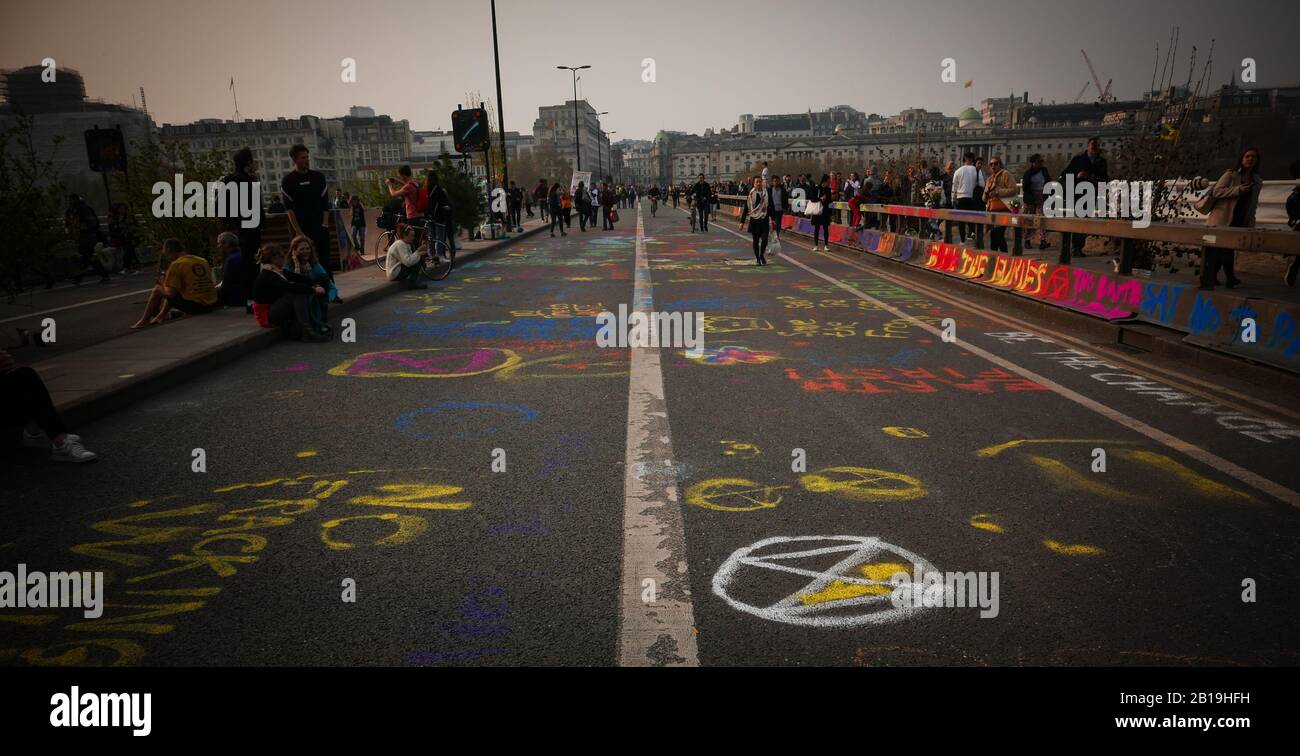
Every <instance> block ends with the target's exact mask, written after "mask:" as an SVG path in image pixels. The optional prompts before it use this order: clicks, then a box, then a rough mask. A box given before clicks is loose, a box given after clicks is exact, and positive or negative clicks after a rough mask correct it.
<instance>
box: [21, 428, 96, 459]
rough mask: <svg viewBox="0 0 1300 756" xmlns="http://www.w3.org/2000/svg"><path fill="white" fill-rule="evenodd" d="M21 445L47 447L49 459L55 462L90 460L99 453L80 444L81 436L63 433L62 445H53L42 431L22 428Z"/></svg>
mask: <svg viewBox="0 0 1300 756" xmlns="http://www.w3.org/2000/svg"><path fill="white" fill-rule="evenodd" d="M23 446H27V447H30V448H33V449H49V450H50V459H52V460H54V461H55V462H92V461H94V460H96V459H99V455H98V454H95V453H94V452H92V451H90V450H88V449H87V448H86V447H84V446H82V445H81V436H78V435H76V434H75V433H65V434H64V436H63V445H62V446H55V445H54V444H53V443H51V442H50V439H49V438H47V437H46V435H45V434H44V433H35V434H33V433H28V432H27V431H26V430H23Z"/></svg>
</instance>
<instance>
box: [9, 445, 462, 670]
mask: <svg viewBox="0 0 1300 756" xmlns="http://www.w3.org/2000/svg"><path fill="white" fill-rule="evenodd" d="M428 471H429V468H409V469H403V470H350V471H346V472H341V473H303V474H299V475H290V476H285V477H277V478H271V479H269V480H262V481H253V482H244V483H233V484H229V485H223V486H219V487H217V488H214V489H212V490H211V491H210V492H208V493H206V494H205V495H204V496H203V497H202V499H201V500H200V501H199V503H185V502H184V501H183V500H179V501H178V499H180V497H179V496H175V495H168V496H157V497H152V498H147V499H140V500H136V501H133V502H130V503H128V504H126V505H124V511H114V512H111V513H110V514H109V515H108V516H107V517H106V518H104V519H100V520H97V521H96V522H93V523H91V524H90V525H89V529H90V530H92V531H95V533H96V534H97V535H96V536H95V537H94V538H98V540H95V539H94V538H92V540H88V541H86V542H83V543H78V544H75V545H73V546H70V547H69V551H70V552H71V553H72V554H73V555H75V557H74V558H76V559H78V560H80V561H83V562H84V561H85V560H96V561H94V562H93V563H95V564H100V565H103V566H104V568H105V572H107V574H108V578H109V579H108V580H107V581H106V584H107V586H108V588H107V593H108V596H107V600H106V601H105V602H104V607H105V609H104V614H103V616H102V617H99V618H97V619H84V618H83V617H82V615H81V613H80V612H78V613H76V614H75V615H74V616H73V617H72V618H71V619H72V621H71V622H69V623H68V624H66V625H64V626H63V627H62V630H63V631H66V635H64V634H61V633H59V632H54V633H51V632H50V631H49V629H48V627H47V628H46V629H45V630H44V631H43V632H42V637H41V641H40V645H38V646H31V647H26V648H13V649H0V657H3V656H10V657H12V658H13V659H15V660H16V661H18V662H19V663H25V664H29V665H32V666H58V667H69V666H124V665H136V664H140V663H141V662H142V661H143V660H144V658H145V655H146V652H147V639H148V638H151V637H158V636H162V635H166V634H168V633H171V632H173V631H174V630H175V629H176V627H177V625H179V624H181V623H183V621H184V620H185V619H186V616H187V615H191V614H192V613H195V612H200V611H202V610H204V608H205V607H207V606H208V605H209V604H210V603H211V602H212V601H213V600H214V599H215V597H217V596H219V595H220V594H221V593H222V591H223V590H224V589H225V588H226V587H228V584H229V582H230V580H231V578H235V579H236V580H238V579H239V578H241V577H242V578H244V579H247V576H248V574H249V573H252V572H256V570H257V567H258V563H259V562H260V561H261V559H262V557H263V556H266V555H267V554H268V553H269V551H268V550H269V549H270V548H271V547H272V546H273V545H274V543H273V541H274V539H273V536H274V535H276V534H277V533H280V532H283V531H280V530H279V529H280V528H292V529H295V530H297V529H302V528H303V527H307V528H311V529H314V530H316V532H317V534H318V536H319V540H320V542H321V545H322V547H323V548H325V549H326V550H327V551H330V552H335V551H338V552H350V551H353V550H356V549H363V548H381V549H383V548H391V547H398V546H403V545H407V544H410V543H412V542H414V541H415V540H417V539H418V538H419V537H420V536H421V535H422V534H423V533H425V532H427V531H428V530H429V528H430V525H431V522H432V519H431V518H433V517H441V516H442V515H441V514H438V513H442V512H456V511H463V510H466V509H469V508H471V507H472V506H473V504H472V503H471V502H470V501H467V500H464V499H462V498H460V496H459V495H460V494H462V492H463V489H462V488H461V487H460V486H454V485H444V484H439V483H431V482H427V481H419V482H414V481H412V477H413V476H419V477H424V475H427V474H428ZM357 478H362V482H356V479H357ZM366 480H371V481H373V483H371V484H369V485H367V484H366V483H365V481H366ZM349 492H351V493H349ZM343 505H346V508H341V507H342V506H343ZM372 507H378V508H380V511H378V512H376V511H374V510H373V509H371V508H372ZM312 515H315V517H312ZM100 516H101V517H103V515H100ZM58 620H59V615H57V614H51V615H49V622H50V623H53V622H56V621H58ZM43 624H44V623H43Z"/></svg>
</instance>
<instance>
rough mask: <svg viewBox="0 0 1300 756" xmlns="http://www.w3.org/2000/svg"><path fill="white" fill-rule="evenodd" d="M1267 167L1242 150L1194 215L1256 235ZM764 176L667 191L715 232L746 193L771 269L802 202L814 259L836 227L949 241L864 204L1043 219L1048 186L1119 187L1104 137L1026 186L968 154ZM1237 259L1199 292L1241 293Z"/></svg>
mask: <svg viewBox="0 0 1300 756" xmlns="http://www.w3.org/2000/svg"><path fill="white" fill-rule="evenodd" d="M1259 160H1260V155H1259V150H1258V149H1256V148H1253V147H1252V148H1248V149H1246V150H1243V151H1242V153H1241V156H1240V158H1239V159H1238V161H1237V163H1236V165H1234V166H1233V167H1232V168H1229V169H1227V170H1226V171H1224V173H1223V174H1222V175H1221V176H1220V177H1219V179H1218V180H1217V181H1216V182H1215V183H1214V184H1213V186H1211V187H1210V189H1209V190H1208V191H1207V192H1206V193H1205V194H1204V196H1203V197H1202V198H1201V200H1200V201H1199V202H1198V203H1197V207H1196V209H1197V210H1199V211H1200V212H1202V213H1204V214H1205V215H1206V219H1205V223H1206V225H1210V226H1229V227H1254V225H1255V215H1256V211H1257V209H1258V206H1259V194H1260V190H1261V189H1262V188H1263V181H1262V180H1261V179H1260V175H1259ZM761 169H762V173H761V175H759V176H755V177H753V178H752V179H751V181H750V182H749V183H748V185H746V186H743V187H742V186H741V185H739V184H737V183H736V182H734V181H727V182H716V183H713V184H709V183H707V182H706V181H705V177H704V176H703V175H700V176H699V177H698V179H697V180H696V182H695V184H693V185H691V186H690V187H686V186H681V185H679V186H675V187H672V188H671V189H669V190H668V196H669V197H670V198H671V199H672V201H673V205H674V206H676V205H677V201H678V197H679V196H685V197H686V198H687V200H688V203H690V204H692V206H693V207H699V208H702V211H700V212H699V223H700V226H701V227H702V228H703V229H705V230H707V228H708V224H707V217H708V210H709V208H711V207H713V206H714V203H716V202H717V196H718V195H719V194H732V195H736V194H744V195H745V197H746V200H745V204H744V206H743V208H742V215H741V218H742V221H741V222H742V227H743V226H746V224H747V226H748V229H749V231H750V233H751V235H752V236H753V245H754V257H755V260H756V262H757V263H758V264H759V265H763V264H766V261H765V250H766V247H767V238H768V235H769V233H770V232H771V230H772V229H776V230H777V232H778V233H779V230H780V227H781V219H782V217H783V216H784V215H785V214H787V213H791V212H794V211H795V210H796V208H795V207H794V205H793V204H792V199H793V198H795V197H797V196H802V197H803V198H804V199H805V200H806V202H807V203H808V204H807V205H805V206H804V209H803V211H802V212H801V213H800V214H801V215H803V216H804V217H806V218H808V219H809V220H810V221H811V224H812V228H813V249H814V251H816V250H822V251H825V250H828V249H829V244H830V240H829V230H830V225H831V223H832V222H837V223H846V224H847V225H849V226H851V227H852V228H853V229H854V230H856V231H861V230H863V229H864V228H881V229H883V230H888V231H893V232H909V231H910V232H915V233H916V234H917V235H919V236H922V237H925V238H933V239H939V238H942V234H941V233H940V227H939V222H938V221H937V220H926V219H921V218H913V217H908V216H904V215H893V214H884V213H863V212H861V211H860V209H859V208H860V206H861V205H868V204H875V205H914V206H926V207H931V208H950V209H956V210H971V211H977V212H999V213H1006V212H1014V213H1019V214H1027V215H1042V214H1043V212H1044V208H1045V205H1046V201H1047V192H1048V188H1049V184H1050V183H1051V182H1052V181H1053V180H1055V181H1058V182H1060V184H1061V185H1062V186H1065V185H1068V184H1067V179H1070V182H1069V184H1072V185H1073V186H1074V187H1075V188H1076V191H1078V190H1079V188H1080V187H1082V186H1083V185H1084V184H1092V185H1093V187H1094V189H1095V191H1096V192H1097V193H1098V194H1100V193H1103V192H1105V191H1106V188H1105V185H1106V184H1107V183H1108V182H1110V181H1111V175H1110V170H1109V167H1108V164H1107V160H1106V157H1105V156H1104V155H1103V154H1102V149H1101V140H1100V139H1099V138H1098V137H1092V138H1091V139H1089V140H1088V142H1087V147H1086V149H1085V150H1084V151H1083V152H1081V153H1079V154H1077V155H1075V156H1074V157H1073V158H1071V160H1070V161H1069V163H1068V164H1067V165H1066V167H1065V169H1064V170H1063V171H1062V172H1061V173H1060V175H1059V176H1058V177H1056V178H1055V179H1053V177H1052V176H1051V174H1050V173H1049V172H1048V170H1047V168H1046V167H1045V164H1044V159H1043V156H1042V155H1039V154H1034V155H1031V156H1030V157H1029V161H1028V165H1027V166H1025V169H1024V171H1023V172H1020V174H1019V177H1018V179H1017V176H1016V174H1014V173H1013V172H1012V170H1011V168H1010V167H1009V166H1007V165H1006V164H1005V162H1004V160H1003V159H1002V157H1001V156H1000V155H993V156H990V157H989V158H988V159H987V160H986V159H985V158H984V157H982V156H979V155H976V154H974V153H970V152H968V153H966V154H964V155H963V156H962V162H961V165H960V166H958V165H957V164H956V163H955V162H953V161H950V162H948V163H947V165H945V166H944V167H943V168H942V169H940V168H939V166H938V165H937V164H934V165H931V164H930V163H929V162H928V161H926V160H921V161H919V162H918V163H916V164H914V165H906V166H905V167H903V168H902V169H901V170H900V171H899V172H897V173H896V172H895V171H894V170H893V169H892V168H891V169H886V170H885V172H884V175H883V176H880V175H877V171H876V169H875V168H874V167H869V168H867V169H866V170H865V171H864V172H863V174H862V176H861V177H859V175H858V173H856V172H851V173H849V174H848V176H844V175H842V174H841V173H838V172H831V173H826V174H823V175H822V176H821V178H820V180H817V181H814V180H813V177H812V174H800V175H796V176H793V177H791V176H790V175H784V176H780V177H775V176H773V177H769V175H768V164H767V163H766V162H763V163H762V164H761ZM1291 175H1292V177H1293V178H1298V179H1300V163H1296V164H1294V165H1292V166H1291ZM834 202H843V203H846V204H847V205H848V210H839V209H835V208H833V207H832V203H834ZM1287 216H1288V223H1289V225H1290V226H1291V228H1293V229H1296V230H1300V187H1296V188H1295V189H1294V190H1293V191H1292V192H1291V195H1290V197H1289V198H1288V199H1287ZM696 222H697V218H696V213H695V212H694V211H693V214H692V229H694V228H695V225H696ZM956 225H957V235H958V237H959V238H960V240H961V242H962V243H963V244H966V243H968V240H969V239H970V238H971V236H972V234H973V228H972V227H971V226H970V225H968V224H965V223H958V224H956ZM972 225H973V224H972ZM1006 232H1007V227H1006V226H1003V225H994V226H993V227H992V230H991V232H990V234H989V237H990V240H989V249H990V250H991V251H995V252H1007V251H1008V248H1007V239H1006ZM1087 240H1088V235H1087V234H1084V233H1063V234H1061V242H1060V243H1061V249H1060V253H1059V255H1058V262H1059V263H1060V264H1062V265H1068V264H1070V262H1071V260H1072V259H1073V258H1076V257H1085V256H1086V255H1087V253H1086V252H1085V251H1084V247H1085V245H1086V243H1087ZM1024 243H1025V244H1026V245H1027V246H1029V247H1032V246H1033V245H1034V244H1035V243H1037V247H1038V249H1039V250H1045V249H1048V248H1049V247H1050V244H1049V239H1048V232H1047V231H1046V230H1045V229H1042V228H1039V229H1037V230H1035V229H1033V228H1031V229H1029V231H1028V232H1027V234H1026V235H1025V238H1024ZM819 244H820V246H819ZM1234 257H1235V251H1234V250H1231V249H1227V248H1219V247H1206V248H1205V249H1204V250H1203V252H1202V264H1201V270H1200V281H1199V285H1200V288H1202V289H1207V290H1209V289H1213V288H1214V287H1215V286H1216V285H1217V284H1218V283H1219V279H1218V274H1219V271H1222V272H1223V274H1224V281H1223V284H1224V285H1225V286H1227V287H1228V288H1232V287H1235V286H1237V285H1238V284H1239V283H1240V281H1239V279H1237V277H1236V276H1235V274H1234V271H1233V267H1234V266H1233V259H1234ZM1297 273H1300V258H1296V257H1292V258H1291V260H1290V261H1289V263H1288V265H1287V268H1286V273H1285V276H1284V278H1285V281H1286V283H1287V285H1288V286H1294V285H1295V282H1296V279H1297Z"/></svg>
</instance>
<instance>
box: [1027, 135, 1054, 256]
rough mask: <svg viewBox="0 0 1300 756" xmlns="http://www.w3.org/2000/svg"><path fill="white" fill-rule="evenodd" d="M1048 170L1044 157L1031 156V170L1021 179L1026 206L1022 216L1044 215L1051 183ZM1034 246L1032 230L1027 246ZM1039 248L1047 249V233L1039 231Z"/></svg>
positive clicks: (1042, 230) (1031, 230)
mask: <svg viewBox="0 0 1300 756" xmlns="http://www.w3.org/2000/svg"><path fill="white" fill-rule="evenodd" d="M1051 180H1052V179H1051V177H1050V176H1049V175H1048V173H1047V169H1046V168H1044V167H1043V156H1042V155H1039V154H1037V153H1035V154H1033V155H1030V156H1029V169H1028V170H1026V171H1025V174H1024V175H1023V176H1021V177H1020V187H1021V196H1022V197H1023V198H1024V205H1023V206H1022V207H1021V208H1020V214H1021V215H1042V214H1043V202H1045V201H1046V198H1045V196H1044V192H1045V187H1046V186H1047V182H1049V181H1051ZM1033 245H1034V230H1033V229H1032V228H1031V229H1030V230H1029V233H1028V234H1026V235H1025V246H1026V247H1032V246H1033ZM1038 248H1039V249H1047V231H1046V230H1045V229H1041V228H1040V229H1038Z"/></svg>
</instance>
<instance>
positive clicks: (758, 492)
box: [686, 478, 790, 512]
mask: <svg viewBox="0 0 1300 756" xmlns="http://www.w3.org/2000/svg"><path fill="white" fill-rule="evenodd" d="M787 488H790V486H773V485H766V484H763V483H755V482H754V481H752V480H747V479H745V478H713V479H712V480H706V481H703V482H700V483H696V484H695V485H693V486H691V487H690V488H688V489H686V503H687V504H693V505H695V506H697V507H703V508H705V509H714V510H717V511H719V512H752V511H754V510H756V509H772V508H773V507H775V506H776V505H778V504H780V503H781V494H779V493H777V492H778V491H783V490H785V489H787Z"/></svg>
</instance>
